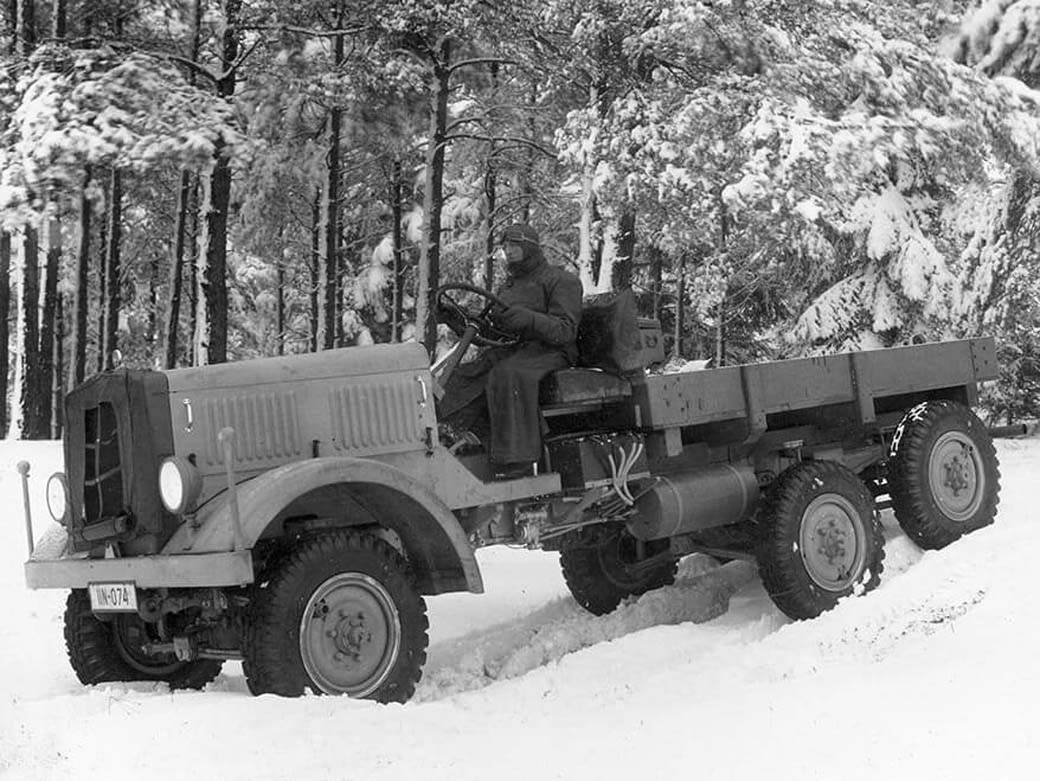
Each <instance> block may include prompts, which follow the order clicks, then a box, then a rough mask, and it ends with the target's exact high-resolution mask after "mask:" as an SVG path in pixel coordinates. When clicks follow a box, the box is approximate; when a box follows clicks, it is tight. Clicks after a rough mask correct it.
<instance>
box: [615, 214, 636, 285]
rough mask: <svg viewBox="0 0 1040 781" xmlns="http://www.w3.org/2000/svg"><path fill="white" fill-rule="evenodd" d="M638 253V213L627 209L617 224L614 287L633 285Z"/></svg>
mask: <svg viewBox="0 0 1040 781" xmlns="http://www.w3.org/2000/svg"><path fill="white" fill-rule="evenodd" d="M635 254H636V214H635V212H634V211H632V210H631V209H625V211H624V212H622V214H621V219H619V220H618V224H617V255H616V256H615V258H614V272H613V289H614V290H629V289H631V287H632V265H633V263H634V261H635Z"/></svg>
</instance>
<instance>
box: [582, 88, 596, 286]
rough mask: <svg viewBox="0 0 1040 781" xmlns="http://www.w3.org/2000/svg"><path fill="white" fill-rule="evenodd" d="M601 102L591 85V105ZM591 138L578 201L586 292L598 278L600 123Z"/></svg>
mask: <svg viewBox="0 0 1040 781" xmlns="http://www.w3.org/2000/svg"><path fill="white" fill-rule="evenodd" d="M598 102H599V100H598V95H597V92H596V88H595V86H591V87H589V105H590V106H593V105H596V104H597V103H598ZM589 134H590V138H589V139H588V142H587V144H586V146H585V151H584V152H582V166H581V197H580V199H579V201H578V206H579V210H580V212H579V215H578V276H579V277H580V279H581V285H582V287H583V288H584V289H585V292H586V293H591V292H593V291H594V290H596V278H597V276H598V271H597V270H595V269H593V265H594V258H593V252H594V250H593V247H592V238H593V237H592V232H593V225H594V224H595V222H596V193H595V190H594V189H593V182H594V181H595V176H596V160H595V157H594V155H593V154H592V151H591V150H593V149H594V148H595V146H596V137H597V136H598V134H599V125H598V123H596V124H594V125H593V126H592V127H591V129H590V130H589Z"/></svg>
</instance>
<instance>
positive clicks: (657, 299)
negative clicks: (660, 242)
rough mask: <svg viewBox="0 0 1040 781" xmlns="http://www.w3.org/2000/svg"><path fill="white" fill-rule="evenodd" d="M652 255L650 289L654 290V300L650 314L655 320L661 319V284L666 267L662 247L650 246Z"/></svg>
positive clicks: (649, 251) (649, 252) (649, 250)
mask: <svg viewBox="0 0 1040 781" xmlns="http://www.w3.org/2000/svg"><path fill="white" fill-rule="evenodd" d="M647 252H648V254H649V255H650V289H651V291H652V295H653V298H652V301H653V303H652V304H651V307H650V316H651V317H653V318H654V319H655V320H660V319H661V293H662V291H661V286H662V285H663V284H664V280H663V273H662V272H663V267H664V252H662V251H661V248H660V247H656V246H650V247H649V249H648V250H647Z"/></svg>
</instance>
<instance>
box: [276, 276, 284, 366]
mask: <svg viewBox="0 0 1040 781" xmlns="http://www.w3.org/2000/svg"><path fill="white" fill-rule="evenodd" d="M277 296H278V299H277V301H278V310H277V311H278V323H277V327H278V354H279V355H285V263H284V262H283V260H282V259H281V258H279V259H278V291H277Z"/></svg>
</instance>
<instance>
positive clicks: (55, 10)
mask: <svg viewBox="0 0 1040 781" xmlns="http://www.w3.org/2000/svg"><path fill="white" fill-rule="evenodd" d="M67 6H68V2H67V0H52V1H51V34H52V35H53V36H54V38H55V39H56V40H59V41H61V40H64V39H65V22H66V20H67V18H68V13H67Z"/></svg>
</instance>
